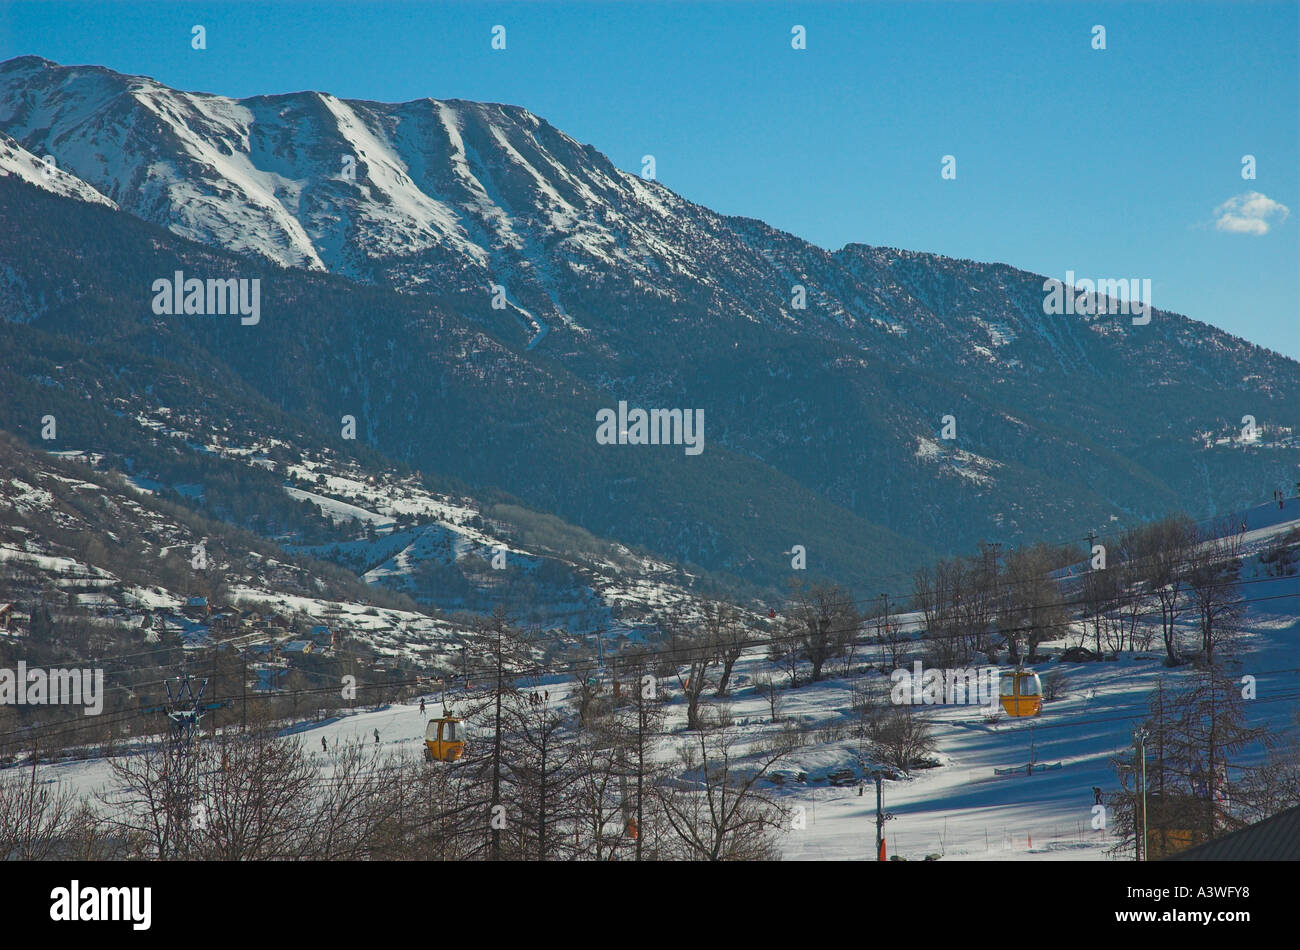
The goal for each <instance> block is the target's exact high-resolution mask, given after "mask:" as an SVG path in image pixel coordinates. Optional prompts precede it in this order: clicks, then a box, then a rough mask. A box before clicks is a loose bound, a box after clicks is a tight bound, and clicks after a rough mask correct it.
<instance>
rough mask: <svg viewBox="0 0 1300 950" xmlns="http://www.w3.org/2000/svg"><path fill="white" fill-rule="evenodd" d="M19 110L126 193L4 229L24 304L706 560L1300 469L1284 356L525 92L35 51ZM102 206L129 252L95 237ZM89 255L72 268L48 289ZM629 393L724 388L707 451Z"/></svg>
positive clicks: (674, 404)
mask: <svg viewBox="0 0 1300 950" xmlns="http://www.w3.org/2000/svg"><path fill="white" fill-rule="evenodd" d="M0 131H2V132H4V133H5V134H7V135H8V136H10V137H12V140H13V143H14V146H15V147H17V148H19V149H22V150H25V152H26V153H29V154H31V155H42V156H43V155H46V154H49V155H52V156H54V157H55V159H56V161H57V164H58V167H59V168H60V169H62V170H63V171H64V172H67V173H70V175H72V176H75V177H76V179H77V180H79V182H80V183H81V184H82V185H84V187H85V190H86V192H87V194H90V193H93V194H97V195H100V196H101V197H102V198H104V199H106V200H108V201H111V202H113V203H116V205H117V206H118V207H119V208H120V209H121V211H120V212H114V211H112V210H108V209H105V210H104V211H93V210H91V209H87V208H84V207H75V208H74V207H72V206H71V203H69V202H63V203H58V204H57V205H55V204H49V203H46V204H44V205H42V207H48V208H55V207H56V206H57V209H58V210H57V211H49V212H48V213H50V214H53V215H55V216H57V217H58V218H59V219H60V220H61V221H62V222H63V225H62V229H61V230H59V231H58V232H57V233H55V232H53V231H51V232H50V233H49V234H48V235H46V236H45V237H46V238H47V240H45V241H44V243H43V244H42V247H41V249H40V251H39V253H38V252H37V251H35V250H32V249H27V250H22V249H18V247H17V245H18V244H19V238H18V235H17V234H16V233H11V234H10V235H9V236H8V237H7V238H6V239H5V240H6V244H8V245H9V246H10V247H13V248H14V251H13V256H14V259H13V261H12V262H11V261H10V259H9V258H6V259H5V263H6V264H7V265H9V268H8V273H7V274H6V275H5V277H4V286H3V287H0V293H3V294H4V295H5V296H4V298H3V299H4V300H6V301H9V304H8V305H7V307H6V309H7V310H8V312H6V313H5V316H6V318H8V319H10V320H12V321H21V322H31V321H35V322H36V323H37V325H39V326H45V327H46V328H48V329H50V330H52V331H57V332H64V333H77V334H81V336H79V338H80V339H83V340H84V339H103V340H109V339H113V340H115V341H117V342H118V343H120V344H121V345H124V346H128V347H131V348H136V349H139V350H141V351H147V352H150V353H153V354H157V355H165V357H166V358H168V359H174V360H176V361H177V363H178V364H179V365H182V366H191V367H194V366H197V365H202V364H203V361H204V360H213V361H215V362H216V363H217V364H218V365H220V366H221V367H222V368H223V369H227V370H228V371H229V373H230V374H231V375H232V377H236V378H238V379H240V380H241V381H242V382H243V383H245V384H247V385H248V386H250V387H251V388H252V389H255V390H256V391H258V392H259V393H260V394H262V395H263V396H265V397H266V398H267V399H268V400H269V401H270V402H271V403H273V404H275V405H276V406H278V407H279V408H280V409H281V410H283V411H286V412H290V413H294V414H296V415H298V416H300V417H302V418H310V419H311V421H312V424H313V425H315V426H318V427H320V431H322V432H324V431H327V430H332V431H338V428H339V427H338V424H337V420H339V419H340V418H341V417H342V416H344V415H352V416H354V417H355V418H356V419H357V420H359V423H360V424H359V428H358V438H359V439H361V440H362V441H363V442H365V443H367V444H368V445H369V446H370V447H371V448H373V449H374V450H377V451H379V452H381V453H383V454H384V455H386V456H387V457H390V458H393V459H396V460H400V461H402V462H404V463H407V464H410V465H412V466H416V467H420V468H423V469H425V470H431V471H438V472H442V473H445V474H447V475H450V476H454V477H456V478H459V479H463V480H465V481H466V482H468V483H469V484H471V485H474V486H481V487H484V488H494V489H500V490H504V491H507V492H510V493H511V494H513V495H514V496H516V497H518V498H520V499H523V500H525V501H526V502H528V503H529V504H531V505H534V506H537V507H540V508H543V509H545V510H549V511H554V512H556V513H557V514H559V515H561V516H562V517H564V518H566V519H568V520H569V521H571V522H573V523H574V524H577V525H580V526H582V527H584V528H587V529H589V530H591V531H593V532H595V533H598V534H601V535H604V536H607V537H611V538H617V539H620V540H623V541H627V542H629V543H634V544H639V545H644V546H645V547H647V548H649V549H650V550H653V551H655V552H657V553H659V554H660V555H662V556H664V557H668V558H671V559H674V560H677V561H684V562H690V563H693V564H697V565H701V566H703V567H704V568H706V569H709V570H715V571H720V572H726V573H729V574H732V575H735V576H737V577H743V578H747V579H751V580H756V581H759V582H760V583H764V584H770V583H776V582H778V581H779V579H780V578H781V577H782V576H784V575H786V574H788V573H789V569H790V555H789V554H788V552H789V551H790V550H791V547H792V546H793V545H796V544H802V545H804V546H805V547H806V548H807V551H808V559H809V568H810V569H813V570H818V571H820V572H822V573H827V574H830V575H832V576H836V577H838V578H840V579H842V580H845V581H846V582H848V583H850V584H852V585H854V586H855V587H858V588H860V589H868V590H871V592H872V593H874V592H875V590H876V589H878V588H877V587H876V585H878V584H880V583H884V581H885V580H887V579H888V577H890V576H891V575H896V574H898V573H900V572H902V571H903V570H905V569H906V568H909V567H910V566H912V565H913V564H915V563H916V562H917V561H918V560H920V559H923V558H925V557H927V556H928V555H929V554H931V553H933V551H934V550H941V551H954V550H970V549H971V548H973V546H974V545H975V543H976V542H977V541H978V540H980V539H982V538H988V539H995V540H1006V541H1023V540H1035V539H1048V540H1055V541H1063V540H1076V539H1079V538H1082V537H1083V535H1085V534H1086V533H1087V532H1088V530H1089V529H1093V528H1097V529H1105V528H1107V527H1109V526H1113V525H1114V524H1116V523H1118V522H1127V521H1135V520H1139V519H1144V518H1148V517H1152V516H1156V515H1159V514H1162V513H1164V512H1166V511H1168V510H1170V509H1173V508H1182V509H1185V510H1187V511H1189V512H1190V513H1192V514H1194V515H1208V514H1212V513H1214V512H1216V511H1221V510H1226V509H1230V508H1237V507H1243V506H1245V505H1247V504H1250V503H1252V502H1254V501H1257V500H1258V499H1259V498H1261V497H1267V496H1268V494H1269V493H1270V492H1271V490H1272V489H1274V488H1276V487H1279V486H1281V485H1289V484H1290V482H1291V481H1292V480H1293V479H1294V475H1293V472H1292V469H1293V463H1294V455H1295V452H1294V449H1295V427H1296V425H1297V404H1298V401H1300V400H1298V398H1297V397H1298V396H1300V388H1298V385H1297V383H1298V379H1297V366H1296V363H1295V362H1294V361H1291V360H1288V359H1286V358H1284V357H1282V356H1280V355H1278V354H1276V353H1272V352H1270V351H1267V350H1263V349H1261V348H1259V347H1256V346H1253V345H1251V344H1249V343H1246V342H1244V341H1242V340H1240V339H1237V338H1234V337H1232V336H1230V335H1228V334H1226V333H1223V332H1222V331H1219V330H1216V329H1214V328H1212V327H1210V326H1208V325H1205V324H1202V323H1198V322H1196V321H1194V320H1191V319H1188V318H1186V317H1183V316H1180V315H1177V314H1173V313H1168V312H1165V311H1160V310H1152V311H1151V314H1150V321H1149V322H1148V323H1145V324H1143V323H1140V322H1139V323H1136V324H1135V322H1134V320H1133V319H1132V317H1131V316H1129V315H1128V314H1125V313H1101V314H1087V315H1084V314H1077V313H1071V314H1067V315H1061V314H1055V315H1054V314H1048V313H1046V312H1045V307H1044V299H1045V296H1046V294H1047V290H1046V289H1045V283H1044V282H1045V278H1044V277H1043V276H1040V275H1033V274H1029V273H1026V272H1023V271H1019V270H1016V269H1015V268H1012V267H1009V266H1006V265H1002V264H982V263H976V262H973V261H965V260H953V259H949V258H943V257H939V256H935V255H929V254H923V253H915V252H908V251H901V250H897V249H891V248H873V247H865V246H861V245H849V246H847V247H845V248H842V249H840V250H838V251H833V252H832V251H827V250H824V249H822V248H818V247H816V246H813V245H811V244H809V243H807V242H805V241H802V240H800V239H798V238H796V237H794V236H792V235H789V234H786V233H783V232H781V231H778V230H776V229H774V228H771V227H769V226H767V225H765V224H763V223H762V222H760V221H755V220H752V219H743V218H734V217H727V216H723V215H719V214H716V213H714V212H712V211H710V210H709V209H707V208H704V207H702V206H700V205H697V204H694V203H692V202H689V201H687V200H685V199H683V198H682V197H680V196H678V195H676V194H674V193H673V192H672V191H670V190H669V189H667V188H666V187H664V186H663V185H661V184H659V183H657V182H654V181H646V180H643V179H642V178H640V177H639V176H636V175H633V174H630V173H627V172H623V171H620V170H619V169H617V168H615V167H614V166H613V165H612V164H611V163H610V162H609V161H608V160H607V159H606V158H605V157H604V156H603V155H601V154H600V153H599V152H597V151H596V150H595V149H594V148H592V147H591V146H586V145H581V144H579V143H577V142H575V141H574V140H572V139H570V138H569V137H568V136H566V135H564V134H563V133H562V132H560V131H558V130H556V129H555V128H553V127H552V126H550V125H548V124H547V123H546V122H545V121H544V120H542V119H539V118H538V117H536V116H533V115H532V114H531V113H529V112H527V111H526V110H524V109H521V108H517V107H513V106H503V105H495V104H482V103H471V102H463V101H455V100H453V101H435V100H429V99H425V100H418V101H415V102H409V103H401V104H385V103H375V102H364V101H345V100H339V99H336V98H334V97H332V96H330V95H328V94H325V93H317V92H303V93H294V94H290V95H281V96H259V97H254V98H250V99H243V100H232V99H227V98H223V97H220V96H212V95H206V94H198V93H186V92H179V91H176V90H173V89H169V88H167V87H166V86H163V85H161V84H159V83H157V82H155V81H153V80H150V79H146V78H143V77H133V76H124V75H120V74H117V73H114V72H112V71H109V70H106V69H102V68H99V67H63V66H58V65H55V64H53V63H50V62H48V61H45V60H41V59H39V58H35V57H24V58H21V59H16V60H10V61H9V62H7V63H4V64H0ZM33 183H34V184H37V185H40V184H41V182H33ZM3 193H4V194H5V195H7V196H8V197H7V198H6V200H7V201H8V202H10V203H9V206H8V210H10V211H12V212H14V213H17V211H18V206H19V205H24V206H25V207H28V208H30V209H31V210H30V213H36V211H35V206H36V202H35V199H31V198H28V197H27V196H26V193H25V192H24V193H23V195H22V196H19V195H18V192H17V191H16V190H10V191H6V192H3ZM122 212H125V214H123V213H122ZM133 218H135V219H143V221H145V222H148V223H150V224H152V225H156V226H158V227H160V228H163V229H166V231H169V232H171V234H172V235H174V236H175V238H168V237H165V236H163V235H162V232H157V231H150V230H146V229H143V228H140V227H136V226H134V225H132V224H131V223H130V222H131V221H132V219H133ZM110 220H112V221H113V222H114V223H113V225H112V233H113V234H114V235H115V239H116V240H120V241H121V242H123V245H122V246H123V248H130V249H131V251H130V254H131V256H130V257H129V258H128V257H127V256H125V255H126V251H124V250H122V249H121V248H104V247H96V246H95V245H96V243H97V242H100V243H102V241H103V237H102V233H103V229H104V228H106V227H108V224H107V222H108V221H110ZM4 223H5V225H6V230H10V228H9V226H10V225H12V226H13V229H14V230H15V231H16V230H17V229H18V228H19V224H18V222H16V221H10V220H9V219H8V217H6V220H5V222H4ZM95 232H99V233H98V234H96V233H95ZM9 238H12V241H10V240H9ZM191 241H192V242H197V244H198V245H205V246H206V247H208V248H211V249H212V250H211V251H204V250H203V249H201V248H199V247H197V246H196V245H193V244H190V243H188V242H191ZM41 255H44V256H41ZM55 260H57V261H59V265H58V266H59V268H62V270H56V269H53V267H54V263H53V262H54V261H55ZM68 268H71V271H72V272H74V273H77V274H78V275H79V276H80V278H81V279H82V281H83V282H82V283H80V284H79V285H78V286H79V288H80V289H79V290H76V291H69V290H68V289H67V286H66V284H59V283H58V282H57V281H53V282H50V283H49V284H48V286H46V282H45V278H44V277H42V274H43V273H46V274H59V273H68V270H67V269H68ZM174 269H184V272H185V274H186V275H187V276H190V275H193V276H198V277H201V278H202V277H207V276H211V275H210V274H209V273H208V272H209V271H211V270H213V269H215V270H218V271H220V273H221V275H223V276H226V277H234V278H237V279H238V278H244V279H251V278H253V277H259V278H260V279H261V288H262V289H261V293H262V295H263V296H262V299H261V313H260V320H259V322H258V323H257V324H256V325H253V326H240V325H239V321H238V320H234V321H230V320H225V321H220V320H218V321H210V320H202V319H199V320H196V319H195V318H194V317H193V316H187V315H179V316H176V315H171V316H165V317H161V318H160V317H159V315H157V314H156V313H153V312H151V310H150V300H151V295H150V294H149V293H148V289H149V288H150V287H151V286H152V284H153V282H154V281H155V280H157V279H159V278H170V277H171V276H172V274H173V273H174ZM312 272H328V274H326V273H320V274H317V275H314V274H313V273H312ZM123 274H129V275H131V278H130V279H127V278H125V277H124V276H123ZM132 281H134V283H132ZM38 288H40V290H39V292H38ZM60 297H62V298H63V299H60ZM109 301H111V304H110V303H109ZM1101 302H1102V303H1105V302H1106V301H1105V300H1104V299H1103V300H1102V301H1101ZM1243 306H1249V302H1247V301H1243ZM1102 309H1105V308H1102ZM92 315H93V318H92ZM92 326H93V330H92ZM87 333H91V334H92V335H91V336H90V337H87V336H85V334H87ZM164 351H165V352H164ZM619 402H626V403H627V404H628V406H630V407H633V408H636V407H643V408H647V409H649V408H665V409H682V410H694V409H699V410H703V419H704V433H705V443H704V444H705V449H704V451H703V452H701V453H700V454H699V455H695V456H690V455H687V454H685V453H684V452H683V451H682V450H681V447H680V446H652V445H603V444H600V443H598V441H597V439H596V437H595V435H596V413H597V412H598V411H599V410H601V409H603V408H614V407H617V405H618V404H619ZM1246 416H1249V417H1251V418H1252V419H1253V420H1254V423H1255V427H1256V437H1255V438H1253V439H1250V438H1243V437H1242V430H1243V420H1244V417H1246Z"/></svg>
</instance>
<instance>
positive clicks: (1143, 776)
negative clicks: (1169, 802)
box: [1133, 729, 1147, 861]
mask: <svg viewBox="0 0 1300 950" xmlns="http://www.w3.org/2000/svg"><path fill="white" fill-rule="evenodd" d="M1146 739H1147V733H1146V730H1145V729H1139V730H1138V731H1137V732H1135V733H1133V741H1134V742H1136V743H1137V748H1138V758H1140V759H1141V760H1142V763H1141V766H1140V768H1139V769H1138V776H1139V777H1138V788H1139V789H1140V790H1141V795H1142V848H1141V856H1140V857H1139V858H1138V860H1139V861H1145V860H1147V753H1146ZM1134 830H1135V831H1136V829H1134ZM1134 837H1135V838H1136V837H1137V835H1136V834H1135V835H1134Z"/></svg>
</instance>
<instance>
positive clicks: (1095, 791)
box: [1092, 785, 1102, 805]
mask: <svg viewBox="0 0 1300 950" xmlns="http://www.w3.org/2000/svg"><path fill="white" fill-rule="evenodd" d="M1092 803H1093V804H1094V805H1100V804H1102V800H1101V789H1100V788H1098V787H1097V786H1096V785H1094V786H1093V787H1092Z"/></svg>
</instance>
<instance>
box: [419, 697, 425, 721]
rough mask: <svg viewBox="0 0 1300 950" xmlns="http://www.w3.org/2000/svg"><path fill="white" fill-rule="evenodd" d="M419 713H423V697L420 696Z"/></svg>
mask: <svg viewBox="0 0 1300 950" xmlns="http://www.w3.org/2000/svg"><path fill="white" fill-rule="evenodd" d="M420 715H421V716H423V715H424V697H420Z"/></svg>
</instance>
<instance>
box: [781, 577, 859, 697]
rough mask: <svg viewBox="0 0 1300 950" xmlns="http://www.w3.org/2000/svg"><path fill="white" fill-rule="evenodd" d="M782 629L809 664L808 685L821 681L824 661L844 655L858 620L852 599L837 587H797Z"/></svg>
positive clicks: (852, 637)
mask: <svg viewBox="0 0 1300 950" xmlns="http://www.w3.org/2000/svg"><path fill="white" fill-rule="evenodd" d="M793 594H794V596H793V604H792V606H791V609H790V617H789V618H788V619H787V622H786V626H787V630H788V632H789V634H790V635H791V636H792V637H793V638H794V639H795V640H796V642H798V643H799V645H800V647H801V648H802V652H803V654H804V656H806V657H807V658H808V661H809V662H810V663H811V664H812V681H813V682H814V683H816V682H818V681H820V680H821V678H822V668H823V667H824V666H825V665H826V661H827V660H829V659H830V658H831V657H833V656H837V655H839V654H841V653H843V652H844V651H845V649H846V648H847V647H848V645H849V644H850V643H852V642H853V639H854V638H855V637H856V636H857V633H858V627H859V626H860V625H861V623H862V618H861V616H860V615H859V613H858V610H857V607H856V606H855V605H854V602H853V598H852V597H850V596H849V594H848V592H847V591H845V590H844V588H842V587H840V586H839V585H827V584H813V585H811V586H804V585H802V584H800V585H797V586H796V587H795V588H794V592H793Z"/></svg>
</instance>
